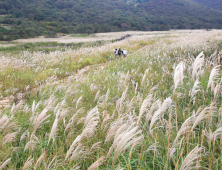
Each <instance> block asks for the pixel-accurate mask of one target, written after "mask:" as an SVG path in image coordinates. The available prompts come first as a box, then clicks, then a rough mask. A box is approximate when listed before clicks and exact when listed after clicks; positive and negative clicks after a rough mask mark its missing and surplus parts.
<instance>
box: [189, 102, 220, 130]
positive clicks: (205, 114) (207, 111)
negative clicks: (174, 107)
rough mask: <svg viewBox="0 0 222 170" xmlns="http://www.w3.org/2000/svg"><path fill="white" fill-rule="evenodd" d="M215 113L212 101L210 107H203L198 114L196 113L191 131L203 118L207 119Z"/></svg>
mask: <svg viewBox="0 0 222 170" xmlns="http://www.w3.org/2000/svg"><path fill="white" fill-rule="evenodd" d="M215 113H216V107H215V106H214V103H211V105H210V107H205V108H204V109H203V110H202V111H201V112H200V114H198V115H197V116H196V117H195V121H194V123H193V126H192V129H191V130H192V131H193V129H194V128H195V127H196V126H197V125H198V124H200V123H201V121H202V120H204V119H207V118H209V117H212V116H213V115H214V114H215Z"/></svg>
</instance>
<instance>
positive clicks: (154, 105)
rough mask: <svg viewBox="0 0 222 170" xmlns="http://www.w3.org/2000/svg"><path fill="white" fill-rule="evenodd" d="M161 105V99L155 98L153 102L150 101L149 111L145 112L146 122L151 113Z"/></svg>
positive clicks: (150, 117) (149, 118)
mask: <svg viewBox="0 0 222 170" xmlns="http://www.w3.org/2000/svg"><path fill="white" fill-rule="evenodd" d="M160 106H161V101H160V100H159V99H157V100H156V101H155V102H153V103H152V105H151V107H150V109H149V111H148V112H147V114H146V123H148V122H149V121H150V120H151V119H152V114H153V113H154V111H156V110H157V109H158V108H159V107H160Z"/></svg>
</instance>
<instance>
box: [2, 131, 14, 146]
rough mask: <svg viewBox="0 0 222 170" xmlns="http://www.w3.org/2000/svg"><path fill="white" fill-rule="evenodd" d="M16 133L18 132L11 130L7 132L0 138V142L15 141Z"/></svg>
mask: <svg viewBox="0 0 222 170" xmlns="http://www.w3.org/2000/svg"><path fill="white" fill-rule="evenodd" d="M17 134H18V132H13V133H9V134H7V135H5V136H4V137H3V139H2V143H3V144H7V143H10V142H16V141H17Z"/></svg>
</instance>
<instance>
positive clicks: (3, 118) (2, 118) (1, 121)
mask: <svg viewBox="0 0 222 170" xmlns="http://www.w3.org/2000/svg"><path fill="white" fill-rule="evenodd" d="M8 119H9V118H8V116H7V115H3V116H2V117H1V119H0V129H1V128H2V126H3V124H4V123H5V122H6V121H7V120H8Z"/></svg>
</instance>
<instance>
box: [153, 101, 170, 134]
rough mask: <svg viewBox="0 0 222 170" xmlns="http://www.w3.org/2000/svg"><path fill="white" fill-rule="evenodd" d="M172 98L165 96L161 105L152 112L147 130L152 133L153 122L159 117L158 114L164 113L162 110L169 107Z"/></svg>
mask: <svg viewBox="0 0 222 170" xmlns="http://www.w3.org/2000/svg"><path fill="white" fill-rule="evenodd" d="M172 102H173V101H172V99H171V98H170V97H168V98H166V100H165V101H164V102H163V104H162V106H161V107H160V108H159V109H158V110H157V111H156V112H155V113H154V115H153V117H152V119H151V122H150V128H149V131H150V133H151V134H152V127H153V125H154V123H155V122H156V121H157V120H158V119H159V118H160V116H163V115H164V112H165V111H166V110H167V109H168V108H171V104H172Z"/></svg>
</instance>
